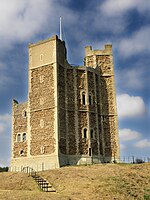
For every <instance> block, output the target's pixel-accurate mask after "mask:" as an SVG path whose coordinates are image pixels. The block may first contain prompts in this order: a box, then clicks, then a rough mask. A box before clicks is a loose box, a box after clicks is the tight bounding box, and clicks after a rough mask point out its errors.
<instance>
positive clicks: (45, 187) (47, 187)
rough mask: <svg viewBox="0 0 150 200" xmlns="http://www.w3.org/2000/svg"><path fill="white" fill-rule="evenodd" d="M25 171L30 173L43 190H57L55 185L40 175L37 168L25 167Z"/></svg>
mask: <svg viewBox="0 0 150 200" xmlns="http://www.w3.org/2000/svg"><path fill="white" fill-rule="evenodd" d="M22 171H23V172H25V173H28V174H29V175H30V176H31V177H32V178H33V179H34V180H35V181H36V183H37V184H38V186H39V188H40V189H41V190H42V191H43V192H56V190H55V189H54V187H53V186H52V185H51V184H50V183H49V182H48V181H47V180H46V179H44V178H42V177H41V176H39V175H38V174H37V172H36V171H35V170H33V169H32V168H30V167H24V168H23V170H22Z"/></svg>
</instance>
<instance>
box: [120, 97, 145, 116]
mask: <svg viewBox="0 0 150 200" xmlns="http://www.w3.org/2000/svg"><path fill="white" fill-rule="evenodd" d="M117 108H118V116H119V118H131V117H141V116H143V115H144V114H145V113H146V107H145V104H144V101H143V99H142V98H141V97H139V96H129V95H128V94H121V95H118V96H117Z"/></svg>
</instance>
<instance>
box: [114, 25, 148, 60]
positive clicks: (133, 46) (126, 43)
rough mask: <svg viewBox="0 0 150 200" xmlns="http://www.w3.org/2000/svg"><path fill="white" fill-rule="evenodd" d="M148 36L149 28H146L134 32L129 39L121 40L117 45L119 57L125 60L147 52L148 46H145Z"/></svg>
mask: <svg viewBox="0 0 150 200" xmlns="http://www.w3.org/2000/svg"><path fill="white" fill-rule="evenodd" d="M149 35H150V26H146V27H142V28H141V29H140V30H138V31H136V32H134V33H133V34H132V36H131V37H127V38H124V39H122V40H121V41H120V43H119V45H118V49H119V52H120V54H121V56H122V57H124V58H127V57H131V56H133V55H136V54H138V53H142V54H143V53H146V52H149V51H150V46H149V45H148V44H147V41H149Z"/></svg>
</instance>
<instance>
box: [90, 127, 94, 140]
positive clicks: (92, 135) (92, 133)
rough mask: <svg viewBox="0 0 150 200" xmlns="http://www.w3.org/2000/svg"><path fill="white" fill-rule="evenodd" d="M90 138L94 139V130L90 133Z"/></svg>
mask: <svg viewBox="0 0 150 200" xmlns="http://www.w3.org/2000/svg"><path fill="white" fill-rule="evenodd" d="M90 137H91V139H93V138H94V130H93V129H91V131H90Z"/></svg>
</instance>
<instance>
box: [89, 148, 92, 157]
mask: <svg viewBox="0 0 150 200" xmlns="http://www.w3.org/2000/svg"><path fill="white" fill-rule="evenodd" d="M89 156H92V149H91V148H89Z"/></svg>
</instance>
